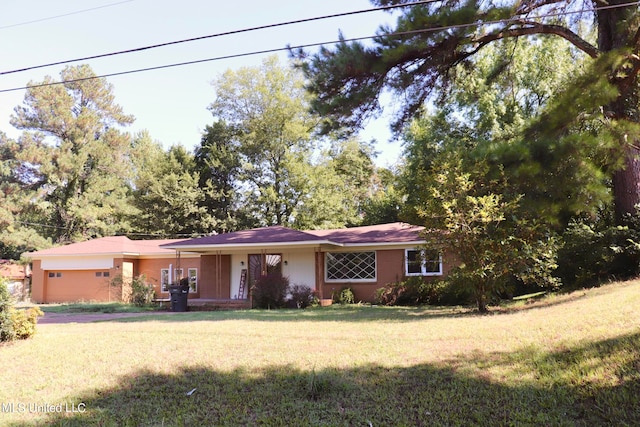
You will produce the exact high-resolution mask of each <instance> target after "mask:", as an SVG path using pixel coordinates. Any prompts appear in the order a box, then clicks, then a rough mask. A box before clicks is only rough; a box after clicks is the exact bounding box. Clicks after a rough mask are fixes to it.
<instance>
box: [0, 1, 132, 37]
mask: <svg viewBox="0 0 640 427" xmlns="http://www.w3.org/2000/svg"><path fill="white" fill-rule="evenodd" d="M132 1H136V0H125V1H120V2H117V3H109V4H105V5H102V6H96V7H92V8H90V9H82V10H76V11H75V12H69V13H63V14H62V15H56V16H49V17H47V18H40V19H34V20H32V21H25V22H19V23H17V24H11V25H5V26H3V27H0V30H4V29H7V28H13V27H20V26H22V25H28V24H35V23H37V22H43V21H50V20H52V19H58V18H64V17H66V16H71V15H78V14H80V13H85V12H93V11H94V10H98V9H104V8H106V7H111V6H117V5H119V4H123V3H131V2H132Z"/></svg>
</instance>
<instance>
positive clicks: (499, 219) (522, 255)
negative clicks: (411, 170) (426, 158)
mask: <svg viewBox="0 0 640 427" xmlns="http://www.w3.org/2000/svg"><path fill="white" fill-rule="evenodd" d="M438 160H439V162H438V163H437V164H435V165H434V170H433V172H434V174H433V176H432V179H431V180H430V181H429V184H428V190H429V193H430V198H428V199H426V200H425V201H424V202H423V204H422V205H421V206H420V207H419V208H418V215H419V216H420V217H423V218H425V219H427V221H429V223H430V224H432V225H433V228H432V229H427V231H425V232H424V233H423V236H424V239H425V241H426V247H427V248H428V249H429V250H438V251H439V252H440V253H446V254H449V256H451V254H455V255H454V256H455V257H456V259H457V261H458V263H459V265H457V266H456V267H455V268H454V269H453V271H452V272H451V273H450V275H449V277H447V280H448V281H450V282H452V283H454V284H455V285H456V286H457V287H458V288H462V289H470V290H471V293H472V294H473V296H474V298H475V300H476V304H477V307H478V310H479V311H480V312H481V313H485V312H487V304H488V303H489V301H490V299H491V298H492V297H494V296H498V294H499V293H500V292H504V291H505V290H507V288H508V285H509V284H510V283H511V282H512V281H513V279H514V278H516V279H518V280H521V281H522V282H524V283H535V284H537V285H539V286H546V287H553V286H556V285H557V279H555V278H554V277H553V276H552V271H553V270H554V268H555V266H556V264H555V252H556V251H555V249H556V248H555V239H553V238H552V237H551V235H550V233H548V232H547V228H546V227H545V226H544V224H540V223H538V222H537V221H536V219H535V218H532V217H528V216H527V212H526V211H523V210H522V209H521V207H520V199H521V198H522V195H520V194H517V193H514V192H513V191H512V190H511V189H510V185H509V183H508V180H507V179H506V177H505V176H504V175H503V176H500V177H498V178H497V179H488V178H487V177H488V176H489V173H488V171H487V169H488V165H487V164H486V163H485V162H483V161H475V162H473V163H472V164H467V165H464V164H463V163H464V162H465V160H464V159H462V158H461V157H460V153H456V152H443V153H441V154H440V155H439V156H438Z"/></svg>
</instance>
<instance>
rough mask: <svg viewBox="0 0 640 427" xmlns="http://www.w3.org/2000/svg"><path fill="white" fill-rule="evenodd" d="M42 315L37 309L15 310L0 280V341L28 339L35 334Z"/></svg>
mask: <svg viewBox="0 0 640 427" xmlns="http://www.w3.org/2000/svg"><path fill="white" fill-rule="evenodd" d="M42 315H43V313H42V311H41V310H40V309H39V308H38V307H32V308H29V309H27V310H17V309H16V308H15V307H14V306H13V298H12V296H11V294H10V293H9V289H8V288H7V284H6V281H5V280H4V279H2V278H0V341H2V342H4V341H13V340H16V339H26V338H29V337H30V336H32V335H33V334H34V333H35V332H36V324H37V323H38V317H39V316H42Z"/></svg>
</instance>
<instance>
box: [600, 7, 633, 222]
mask: <svg viewBox="0 0 640 427" xmlns="http://www.w3.org/2000/svg"><path fill="white" fill-rule="evenodd" d="M626 3H627V2H626V0H612V1H611V2H609V3H608V4H609V5H617V6H620V5H622V4H626ZM637 13H638V12H637V6H636V5H635V4H628V5H627V7H617V8H605V9H600V10H598V11H597V12H596V20H597V23H598V49H599V50H600V52H611V51H614V50H618V49H628V47H629V45H630V41H631V40H633V38H634V37H635V34H636V31H637V26H636V25H635V24H634V23H635V22H636V19H635V16H636V15H637ZM631 47H632V48H633V49H634V52H633V53H634V54H637V51H636V49H637V47H636V46H631ZM620 71H621V73H620V75H621V76H622V77H619V76H612V79H613V83H614V84H615V85H616V86H617V87H618V89H619V90H620V93H619V94H618V99H617V100H616V101H614V102H613V103H612V104H611V105H608V106H605V110H606V111H608V112H609V113H611V116H612V117H613V118H615V119H617V120H628V121H631V122H635V123H640V111H639V105H640V93H639V92H638V89H637V78H638V76H637V74H635V73H636V71H635V70H634V71H632V74H631V75H628V76H625V74H626V73H625V71H624V70H620ZM638 143H639V142H638V141H636V140H635V138H632V139H631V140H630V141H624V146H623V147H622V150H624V152H623V155H624V168H623V169H621V170H619V171H617V172H615V174H614V176H613V197H614V202H615V213H616V221H617V222H618V223H620V222H621V221H622V219H623V218H624V216H625V214H633V213H635V207H636V205H637V204H638V203H640V158H639V157H638V156H639V155H640V149H638V148H636V147H637V146H638Z"/></svg>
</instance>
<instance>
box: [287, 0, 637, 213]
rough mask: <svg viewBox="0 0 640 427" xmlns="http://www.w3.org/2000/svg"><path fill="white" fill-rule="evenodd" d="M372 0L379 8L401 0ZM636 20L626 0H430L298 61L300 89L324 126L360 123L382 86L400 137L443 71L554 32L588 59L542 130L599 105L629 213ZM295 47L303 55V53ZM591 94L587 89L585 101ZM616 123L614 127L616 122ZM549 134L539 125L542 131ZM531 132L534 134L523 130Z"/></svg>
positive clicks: (563, 126)
mask: <svg viewBox="0 0 640 427" xmlns="http://www.w3.org/2000/svg"><path fill="white" fill-rule="evenodd" d="M372 3H374V4H375V5H378V6H386V5H402V4H406V3H410V1H409V0H373V1H372ZM587 16H589V17H592V18H593V21H592V22H593V27H591V26H590V25H589V23H588V22H587V21H586V20H585V18H586V17H587ZM639 18H640V13H639V12H638V9H637V6H636V4H635V3H627V2H625V1H624V0H615V1H613V2H607V3H606V4H605V3H601V2H586V1H568V2H567V1H559V0H551V1H536V0H526V1H518V2H506V3H504V2H503V3H494V2H490V3H486V2H477V1H474V0H470V1H467V0H454V1H446V2H445V1H436V2H432V3H429V4H422V5H412V6H407V7H405V8H402V9H401V15H400V17H399V18H398V19H397V23H396V26H395V27H394V28H391V27H381V28H380V29H379V31H378V33H377V37H376V38H375V39H374V40H373V44H372V45H365V44H364V43H363V42H346V41H343V42H341V43H339V44H338V45H337V46H336V47H335V48H334V49H330V48H326V47H325V48H322V49H321V50H320V51H319V53H317V54H315V55H313V56H311V57H310V58H306V60H305V62H304V64H303V69H304V71H305V73H306V75H307V77H308V78H309V80H310V82H309V84H308V88H309V89H310V91H311V92H312V93H313V94H314V95H315V96H316V97H315V99H314V101H313V108H314V109H315V111H317V112H318V113H319V114H320V115H321V116H322V117H324V118H326V120H325V122H324V129H325V131H328V130H329V129H335V128H345V127H346V128H351V129H356V128H359V127H361V126H362V125H363V123H364V122H365V121H366V119H368V118H369V117H372V116H375V115H376V114H378V113H379V112H380V109H381V105H380V96H381V94H382V93H383V92H384V91H387V90H388V91H391V92H392V93H394V94H395V95H396V96H395V99H396V100H397V102H398V103H399V108H398V109H397V114H396V117H395V119H394V122H393V125H392V128H393V130H394V131H395V132H396V134H400V133H401V131H402V129H403V126H404V125H405V123H406V122H408V121H409V120H410V119H412V118H414V117H416V115H417V114H418V113H419V112H420V111H422V109H423V108H424V107H425V105H426V102H427V101H428V100H434V99H436V100H437V99H438V98H440V100H442V99H443V98H446V96H447V95H448V92H447V88H448V85H449V83H450V78H451V76H452V70H453V69H454V68H455V67H456V66H458V65H460V64H472V63H473V61H474V58H475V56H476V54H477V53H478V52H480V51H482V50H483V49H484V48H485V47H486V46H489V45H491V44H492V43H495V42H496V41H498V40H504V39H515V38H521V37H528V36H532V35H541V36H555V37H560V38H562V39H563V40H566V41H567V42H569V43H570V44H571V45H572V46H573V47H574V48H575V49H577V50H579V51H581V52H583V53H584V55H586V56H587V57H589V58H591V59H592V61H591V62H592V63H591V64H590V66H589V69H588V70H587V71H586V72H585V73H586V75H587V76H588V78H581V79H578V81H577V82H574V83H572V87H574V88H576V87H579V89H580V91H579V95H578V96H579V98H578V99H576V98H575V96H573V97H569V96H567V97H565V98H563V102H564V104H563V106H562V107H560V108H564V112H565V114H563V115H562V117H561V118H562V121H561V122H558V121H557V120H556V125H555V126H553V127H552V130H553V131H554V132H555V134H554V135H553V137H556V138H557V137H561V136H562V135H566V134H567V132H568V130H570V129H571V125H572V124H575V122H576V121H579V120H580V119H581V118H582V117H583V115H584V114H595V113H596V112H597V111H598V109H600V111H601V114H600V118H601V120H602V121H603V122H606V124H607V125H609V126H611V127H613V128H614V129H616V131H613V132H610V133H609V134H607V135H606V136H607V137H613V138H616V137H617V139H616V145H617V147H615V151H616V153H617V154H618V157H619V158H622V159H623V161H622V162H621V163H617V164H616V166H617V168H616V170H615V171H612V172H611V178H612V186H613V193H614V197H615V203H616V208H617V212H618V214H619V216H621V215H622V214H624V213H629V212H633V210H634V206H635V205H636V204H638V203H640V160H638V154H639V153H640V150H639V149H638V148H637V147H638V144H637V139H638V131H637V128H636V126H629V125H627V124H626V123H630V124H633V125H635V124H637V123H638V120H639V117H640V115H639V114H638V84H637V78H638V77H637V76H638V71H639V70H640V59H639V58H640V55H639V53H640V31H639V30H638V22H639V21H638V20H639ZM592 28H594V29H595V30H596V31H597V36H596V37H595V38H592V37H591V34H592V31H591V30H592ZM298 54H299V56H300V57H301V58H305V57H306V55H305V54H304V52H298ZM506 59H508V58H506ZM580 84H582V86H578V85H580ZM569 92H570V93H571V91H569ZM572 94H573V95H576V93H575V92H573V93H572ZM593 94H597V96H596V97H595V98H591V96H592V95H593ZM576 101H579V102H576ZM566 103H572V108H567V104H566ZM576 106H578V108H575V107H576ZM555 111H556V112H558V111H559V110H555ZM567 113H570V114H567ZM547 118H549V116H547ZM620 123H622V125H621V128H616V126H618V125H620ZM549 134H550V132H548V131H547V132H546V136H549ZM536 136H539V135H535V134H530V135H529V137H530V138H535V137H536ZM616 162H617V159H616Z"/></svg>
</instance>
